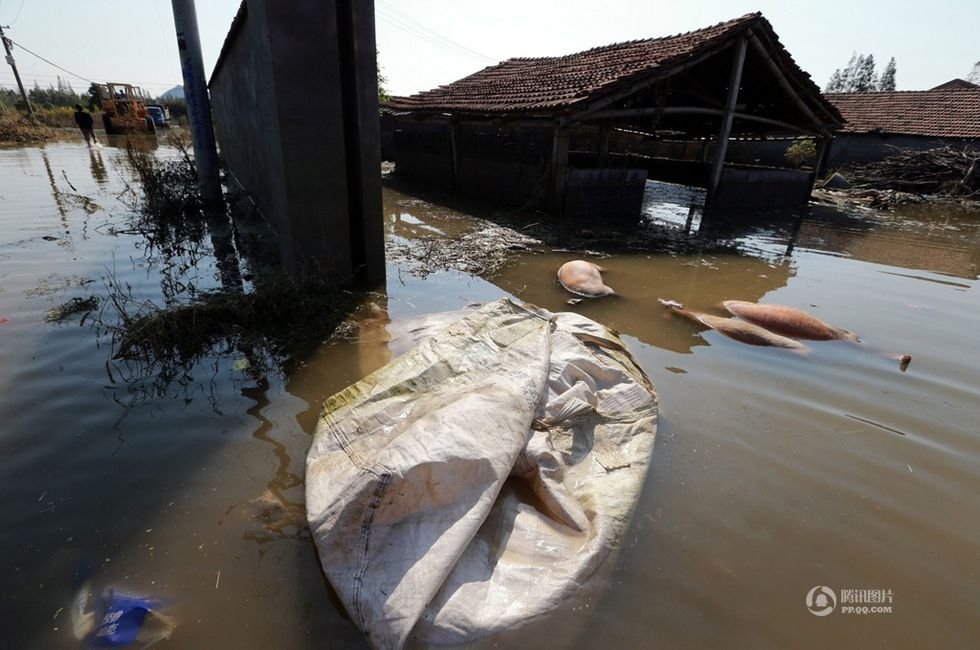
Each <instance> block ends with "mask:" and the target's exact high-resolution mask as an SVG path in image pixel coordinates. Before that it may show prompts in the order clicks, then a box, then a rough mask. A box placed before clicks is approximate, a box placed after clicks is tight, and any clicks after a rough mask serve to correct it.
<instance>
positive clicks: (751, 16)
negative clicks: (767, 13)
mask: <svg viewBox="0 0 980 650" xmlns="http://www.w3.org/2000/svg"><path fill="white" fill-rule="evenodd" d="M758 18H762V12H761V11H755V12H751V13H747V14H743V15H741V16H739V17H738V18H731V19H729V20H723V21H721V22H717V23H715V24H713V25H708V26H707V27H699V28H698V29H691V30H688V31H686V32H678V33H676V34H669V35H666V36H654V37H651V38H636V39H633V40H629V41H619V42H617V43H608V44H606V45H597V46H595V47H590V48H589V49H587V50H579V51H577V52H569V53H568V54H559V55H556V56H514V57H511V58H509V59H504V60H503V61H501V62H500V63H498V64H497V65H502V64H504V63H510V62H516V61H535V62H541V61H551V60H555V61H557V60H560V59H568V58H571V57H575V56H580V55H582V54H590V53H593V52H601V51H603V50H612V49H615V48H618V47H623V46H624V45H638V44H640V43H657V42H660V41H666V40H670V39H672V38H681V37H684V36H690V35H691V34H699V33H702V32H707V31H710V30H713V29H718V28H719V27H734V26H735V25H737V24H742V23H749V22H752V21H753V20H756V19H758ZM491 67H492V66H491Z"/></svg>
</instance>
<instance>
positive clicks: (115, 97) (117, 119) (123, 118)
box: [99, 83, 156, 135]
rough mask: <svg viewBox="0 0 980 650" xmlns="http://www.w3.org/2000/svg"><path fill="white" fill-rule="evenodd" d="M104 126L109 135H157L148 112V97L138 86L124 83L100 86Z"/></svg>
mask: <svg viewBox="0 0 980 650" xmlns="http://www.w3.org/2000/svg"><path fill="white" fill-rule="evenodd" d="M99 98H100V100H101V102H102V126H104V127H105V132H106V134H108V135H117V134H120V133H133V132H142V133H156V125H154V123H153V117H152V116H151V115H150V114H149V112H147V110H146V101H147V96H146V95H145V94H144V93H143V91H142V89H140V88H139V87H138V86H133V85H130V84H124V83H105V84H99Z"/></svg>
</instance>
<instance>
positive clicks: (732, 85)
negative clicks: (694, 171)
mask: <svg viewBox="0 0 980 650" xmlns="http://www.w3.org/2000/svg"><path fill="white" fill-rule="evenodd" d="M747 46H748V39H746V37H745V36H740V37H739V39H738V49H737V50H735V56H734V57H732V74H731V76H730V77H729V80H728V101H726V102H725V114H724V115H723V116H722V118H721V131H720V132H719V133H718V147H717V151H715V161H714V164H712V166H711V179H710V180H709V182H708V195H707V197H705V202H704V204H705V206H708V207H710V206H711V204H712V203H713V202H714V198H715V194H716V193H717V192H718V183H719V181H721V170H722V167H723V166H724V165H725V154H727V153H728V137H729V136H730V135H731V133H732V121H734V119H735V104H736V103H737V102H738V87H739V86H740V85H741V84H742V69H743V68H744V67H745V52H746V50H747Z"/></svg>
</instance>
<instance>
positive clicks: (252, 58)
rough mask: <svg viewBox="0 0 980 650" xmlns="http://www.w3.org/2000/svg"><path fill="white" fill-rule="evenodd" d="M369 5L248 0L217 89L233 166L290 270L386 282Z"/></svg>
mask: <svg viewBox="0 0 980 650" xmlns="http://www.w3.org/2000/svg"><path fill="white" fill-rule="evenodd" d="M373 5H374V3H373V2H368V1H363V0H336V1H335V2H319V1H317V0H294V1H292V2H274V1H273V0H247V1H246V2H243V3H242V7H241V9H240V10H239V14H238V16H236V18H235V21H234V23H233V24H232V28H231V31H230V32H229V34H228V37H227V39H226V41H225V44H224V47H223V48H222V52H221V56H220V57H219V60H218V63H217V65H216V66H215V70H214V72H213V74H212V76H211V82H210V89H211V98H212V105H213V109H214V119H215V126H216V130H217V134H218V141H219V144H220V146H221V153H222V155H223V156H224V159H225V162H226V164H227V166H228V169H229V171H230V172H231V173H232V174H233V175H234V176H235V178H236V180H237V181H238V183H239V184H240V185H241V186H242V188H243V189H244V190H245V191H246V192H247V193H248V194H249V195H250V196H251V197H252V198H253V199H254V200H255V202H256V204H257V205H258V207H259V209H260V210H261V211H262V213H263V214H264V215H265V216H266V218H267V219H269V221H270V222H271V223H272V225H273V227H274V228H275V229H276V232H277V234H278V235H279V240H280V251H281V254H282V258H283V263H284V265H285V266H286V267H287V268H288V269H290V270H291V271H294V272H297V273H299V274H301V275H302V274H309V273H323V272H326V273H328V274H329V275H330V276H331V277H334V278H336V280H337V282H338V283H347V282H349V281H365V282H370V283H373V282H378V281H380V280H383V278H384V241H383V225H382V216H381V177H380V157H379V150H380V146H379V126H378V104H377V76H376V75H377V67H376V50H375V40H374V6H373Z"/></svg>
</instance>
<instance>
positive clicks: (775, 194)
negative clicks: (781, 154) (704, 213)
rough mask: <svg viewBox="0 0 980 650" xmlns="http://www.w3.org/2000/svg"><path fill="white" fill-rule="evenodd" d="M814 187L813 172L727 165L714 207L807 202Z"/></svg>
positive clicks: (793, 205) (761, 205)
mask: <svg viewBox="0 0 980 650" xmlns="http://www.w3.org/2000/svg"><path fill="white" fill-rule="evenodd" d="M812 189H813V173H812V172H806V171H799V170H796V169H773V168H770V167H749V166H729V165H725V167H724V168H723V169H722V172H721V182H720V183H719V184H718V191H717V193H716V194H715V197H714V201H713V202H712V207H715V208H780V207H795V206H802V205H806V204H807V203H808V202H809V201H810V191H811V190H812Z"/></svg>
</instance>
